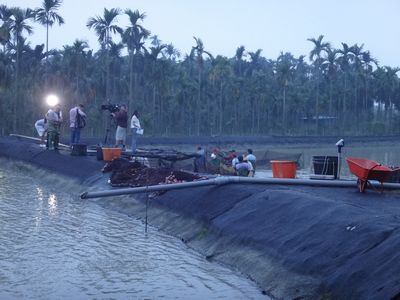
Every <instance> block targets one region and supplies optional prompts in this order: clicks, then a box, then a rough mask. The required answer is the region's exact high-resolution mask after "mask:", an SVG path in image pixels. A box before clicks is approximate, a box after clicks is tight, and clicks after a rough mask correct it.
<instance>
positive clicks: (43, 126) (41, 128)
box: [35, 118, 47, 148]
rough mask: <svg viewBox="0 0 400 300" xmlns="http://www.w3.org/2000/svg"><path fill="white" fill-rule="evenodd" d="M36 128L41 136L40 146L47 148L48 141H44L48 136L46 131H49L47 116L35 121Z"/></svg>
mask: <svg viewBox="0 0 400 300" xmlns="http://www.w3.org/2000/svg"><path fill="white" fill-rule="evenodd" d="M35 128H36V131H37V133H38V135H39V137H40V147H42V148H45V147H46V143H45V141H44V139H45V137H46V133H47V120H46V118H43V119H40V120H37V121H36V122H35Z"/></svg>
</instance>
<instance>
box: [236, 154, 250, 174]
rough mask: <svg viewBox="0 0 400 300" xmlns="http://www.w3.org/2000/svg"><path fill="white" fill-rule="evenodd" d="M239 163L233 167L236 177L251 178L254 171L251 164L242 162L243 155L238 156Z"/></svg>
mask: <svg viewBox="0 0 400 300" xmlns="http://www.w3.org/2000/svg"><path fill="white" fill-rule="evenodd" d="M238 160H239V163H237V164H236V165H235V170H236V174H237V175H238V176H245V177H247V176H248V177H253V174H254V172H253V171H254V170H253V166H252V165H251V163H249V162H247V161H244V160H243V155H239V156H238Z"/></svg>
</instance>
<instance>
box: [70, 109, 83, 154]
mask: <svg viewBox="0 0 400 300" xmlns="http://www.w3.org/2000/svg"><path fill="white" fill-rule="evenodd" d="M85 118H86V114H85V113H84V112H83V104H78V105H77V106H75V107H73V108H71V110H70V111H69V124H70V125H69V127H70V128H71V143H70V145H71V146H72V144H78V143H79V141H80V139H81V129H82V128H83V127H85V125H86V121H85Z"/></svg>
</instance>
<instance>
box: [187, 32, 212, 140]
mask: <svg viewBox="0 0 400 300" xmlns="http://www.w3.org/2000/svg"><path fill="white" fill-rule="evenodd" d="M193 38H194V40H195V41H196V46H193V47H192V50H191V51H190V58H191V59H195V60H196V62H197V65H198V68H199V73H198V80H197V83H198V92H197V99H196V105H195V111H196V122H195V123H196V133H197V135H200V121H201V120H200V118H201V115H200V103H201V86H202V75H203V68H204V57H203V56H204V55H207V56H208V57H209V58H210V59H211V60H213V59H214V58H213V56H212V54H211V53H210V52H208V51H206V50H205V49H204V45H203V42H202V40H201V39H199V38H196V37H193Z"/></svg>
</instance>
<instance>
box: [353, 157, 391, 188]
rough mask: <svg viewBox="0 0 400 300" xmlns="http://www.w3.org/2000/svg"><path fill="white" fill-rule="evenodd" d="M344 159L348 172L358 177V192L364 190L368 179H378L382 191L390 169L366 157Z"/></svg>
mask: <svg viewBox="0 0 400 300" xmlns="http://www.w3.org/2000/svg"><path fill="white" fill-rule="evenodd" d="M346 161H347V164H348V165H349V169H350V172H351V173H353V174H354V175H355V176H357V178H358V180H357V186H358V189H359V191H360V192H364V191H365V188H366V186H367V184H370V182H369V180H377V181H379V182H380V183H381V191H383V182H384V181H386V180H387V179H388V178H389V176H390V174H391V173H392V172H393V170H392V169H390V168H388V167H385V166H382V165H381V164H380V163H377V162H376V161H373V160H369V159H366V158H355V157H347V158H346ZM370 185H371V184H370ZM371 186H372V185H371Z"/></svg>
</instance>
